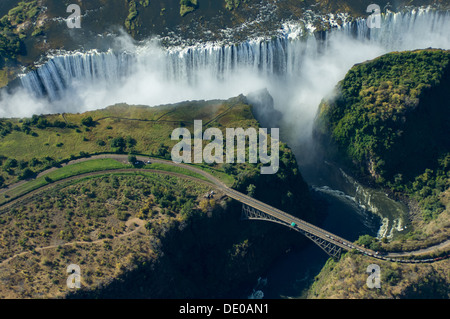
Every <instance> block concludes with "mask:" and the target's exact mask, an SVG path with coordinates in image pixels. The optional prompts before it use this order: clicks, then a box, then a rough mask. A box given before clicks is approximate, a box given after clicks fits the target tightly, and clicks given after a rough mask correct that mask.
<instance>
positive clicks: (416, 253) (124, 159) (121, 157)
mask: <svg viewBox="0 0 450 319" xmlns="http://www.w3.org/2000/svg"><path fill="white" fill-rule="evenodd" d="M103 158H110V159H115V160H117V161H120V162H125V163H127V162H128V155H123V154H102V155H94V156H91V157H88V158H82V159H77V160H74V161H70V162H68V163H67V164H65V165H72V164H75V163H80V162H84V161H89V160H93V159H103ZM136 159H137V160H139V161H142V162H146V161H147V160H149V159H150V161H151V163H161V164H167V165H172V166H176V167H180V168H184V169H188V170H190V171H192V172H195V173H197V174H199V175H201V176H204V177H205V178H207V179H208V180H209V181H211V183H213V184H214V185H215V186H217V187H218V188H219V189H222V190H225V191H226V190H227V189H228V190H229V189H230V188H229V187H228V186H226V185H225V183H223V182H222V181H221V180H219V179H218V178H216V177H214V176H213V175H211V174H209V173H207V172H205V171H203V170H202V169H200V168H197V167H194V166H191V165H187V164H178V163H174V162H172V161H169V160H163V159H158V158H151V157H145V156H137V157H136ZM65 165H64V166H65ZM55 169H57V168H51V169H48V170H46V171H43V172H42V173H40V174H39V175H38V176H44V175H46V174H48V173H49V172H51V171H53V170H55ZM133 171H136V172H142V171H145V172H154V173H161V174H167V175H173V176H177V177H180V178H187V179H193V180H196V181H198V182H201V183H207V184H210V183H208V182H206V181H204V180H201V179H198V178H195V177H191V176H187V175H184V174H181V173H174V172H167V171H161V170H150V169H137V168H135V169H117V170H107V171H98V172H92V173H86V174H81V175H77V176H73V177H69V178H66V179H62V180H59V181H57V182H54V183H51V184H48V185H46V186H43V187H41V188H39V189H36V190H34V191H32V192H30V193H28V194H26V195H23V196H20V197H18V198H16V199H14V200H12V201H11V202H9V203H7V204H5V205H2V206H0V209H3V208H5V207H8V206H10V205H13V204H14V203H16V202H18V201H20V200H23V199H24V198H27V197H30V196H33V195H35V194H36V193H38V192H41V191H42V190H45V189H48V188H50V187H54V186H55V185H58V184H61V183H64V182H67V181H70V180H76V179H80V178H84V177H88V176H95V175H102V174H108V173H122V172H133ZM23 182H26V181H22V182H19V183H16V184H13V185H11V186H10V188H9V189H13V188H15V187H18V186H20V185H22V184H23ZM449 246H450V240H447V241H445V242H442V243H440V244H437V245H434V246H431V247H427V248H424V249H419V250H415V251H408V252H398V253H389V254H387V255H386V257H388V258H391V257H393V258H394V257H406V256H419V255H423V254H427V253H431V252H433V251H436V250H439V249H443V248H444V249H445V248H448V247H449Z"/></svg>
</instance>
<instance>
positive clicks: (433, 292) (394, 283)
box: [307, 252, 450, 299]
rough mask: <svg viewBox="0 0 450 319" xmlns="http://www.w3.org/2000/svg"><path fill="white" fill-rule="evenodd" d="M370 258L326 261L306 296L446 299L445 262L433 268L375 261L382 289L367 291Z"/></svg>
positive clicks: (349, 256) (352, 255)
mask: <svg viewBox="0 0 450 319" xmlns="http://www.w3.org/2000/svg"><path fill="white" fill-rule="evenodd" d="M373 263H374V260H373V259H372V258H370V257H366V256H362V255H360V254H356V253H352V252H349V253H346V254H345V255H344V256H342V258H341V260H339V262H336V261H335V260H332V259H329V260H328V261H327V263H326V264H325V266H324V267H323V269H322V271H321V272H320V274H319V275H317V276H316V277H315V279H314V282H313V284H312V286H311V288H310V290H309V292H308V296H307V298H312V299H316V298H318V299H393V298H396V299H398V298H402V299H417V298H420V299H448V298H449V297H450V295H449V290H448V285H449V277H448V271H449V266H450V263H449V261H448V260H446V261H440V262H438V263H433V264H401V263H393V262H389V261H381V260H377V261H376V264H378V265H379V266H380V271H381V277H380V281H381V288H373V289H371V288H369V287H368V286H367V283H366V281H367V278H368V276H369V273H367V272H366V270H367V267H368V266H369V265H370V264H373Z"/></svg>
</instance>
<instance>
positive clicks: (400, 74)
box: [316, 50, 450, 220]
mask: <svg viewBox="0 0 450 319" xmlns="http://www.w3.org/2000/svg"><path fill="white" fill-rule="evenodd" d="M449 62H450V52H448V51H441V50H419V51H413V52H401V53H398V52H397V53H391V54H387V55H384V56H381V57H379V58H377V59H374V60H372V61H369V62H366V63H362V64H359V65H356V66H354V67H353V68H352V69H351V70H350V71H349V72H348V73H347V75H346V76H345V78H344V80H342V81H341V82H340V83H339V84H338V86H337V89H336V96H335V97H333V98H330V99H327V100H324V101H323V102H322V104H321V107H320V114H319V116H318V119H317V122H316V136H317V137H318V138H319V139H320V140H321V141H322V143H324V145H326V147H328V148H329V151H328V152H329V153H331V149H335V151H334V154H333V156H334V157H335V158H339V160H340V161H345V162H346V163H347V164H348V166H350V167H353V168H355V169H357V170H358V172H359V173H361V174H363V175H366V176H371V178H372V179H373V180H375V181H376V182H377V183H378V184H379V185H381V186H384V187H388V188H390V189H391V190H393V191H394V192H402V193H406V194H408V195H410V196H412V197H413V198H415V199H416V200H417V201H418V202H419V203H420V206H421V209H422V211H423V217H424V218H425V219H426V220H430V219H433V218H436V217H437V216H438V215H439V214H440V213H441V212H442V211H443V210H444V206H443V204H442V203H441V202H440V200H439V195H440V194H441V192H443V191H444V190H446V189H448V188H449V186H450V126H449V125H448V118H449V116H450V108H449V107H448V98H449V95H448V89H447V87H448V86H449V85H450V63H449Z"/></svg>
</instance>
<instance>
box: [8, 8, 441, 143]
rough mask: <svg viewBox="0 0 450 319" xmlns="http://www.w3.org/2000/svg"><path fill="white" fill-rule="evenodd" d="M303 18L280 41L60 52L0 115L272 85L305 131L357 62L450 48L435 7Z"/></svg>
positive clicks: (298, 131)
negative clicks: (314, 27) (323, 28)
mask: <svg viewBox="0 0 450 319" xmlns="http://www.w3.org/2000/svg"><path fill="white" fill-rule="evenodd" d="M300 25H301V24H298V23H297V24H296V23H295V22H291V23H286V24H285V27H284V28H283V30H282V31H281V32H280V35H279V37H276V38H275V39H262V38H258V39H251V40H248V41H246V42H244V43H240V44H236V45H217V44H211V43H207V44H198V45H195V46H191V47H187V48H171V49H163V48H161V47H159V46H158V45H157V44H155V43H154V42H152V41H150V42H149V43H147V44H146V45H143V46H132V45H130V44H127V45H126V49H127V52H126V53H125V52H120V53H117V52H113V51H109V52H106V53H99V52H96V51H91V52H86V53H74V54H68V53H64V54H60V55H54V56H53V57H51V58H50V60H49V61H48V62H47V63H46V64H44V65H42V66H41V67H40V68H38V70H37V71H33V72H30V73H28V74H26V75H25V76H24V77H23V78H22V84H23V89H21V90H19V92H17V93H16V94H14V95H6V94H3V97H2V100H1V101H0V103H1V104H0V105H1V106H0V116H1V117H23V116H31V115H32V114H39V113H55V112H83V111H86V110H92V109H98V108H103V107H106V106H108V105H111V104H115V103H122V102H126V103H129V104H143V105H158V104H165V103H174V102H179V101H182V100H199V99H216V98H229V97H232V96H236V95H239V94H241V93H242V94H247V93H249V92H252V91H256V90H259V89H261V88H268V89H269V92H270V93H271V94H272V95H273V97H274V99H275V103H276V106H275V107H276V108H277V109H279V110H281V111H282V112H283V113H285V114H286V115H288V116H286V118H287V119H289V122H290V123H288V124H291V125H292V128H293V129H292V130H291V131H292V133H293V134H294V135H295V136H300V137H303V138H305V139H307V138H309V136H310V132H311V128H312V119H313V117H314V115H315V113H316V110H317V106H318V104H319V102H320V100H321V99H322V98H323V97H324V96H325V95H327V94H329V93H330V92H331V91H332V89H333V88H334V86H335V85H336V83H337V82H338V81H339V80H341V79H342V78H343V77H344V75H345V73H346V72H347V71H348V69H349V68H350V67H351V66H352V65H353V64H355V63H359V62H363V61H365V60H368V59H372V58H375V57H377V56H379V55H381V54H383V53H386V52H389V51H393V50H406V49H419V48H427V47H436V48H445V49H450V35H449V34H450V33H449V32H448V30H450V15H449V14H448V13H439V12H437V11H434V10H431V9H420V10H413V11H411V12H407V13H397V14H393V13H389V14H387V15H386V16H383V20H382V23H381V29H370V30H369V29H368V28H367V26H366V23H365V20H363V19H361V20H359V21H357V22H356V23H354V24H353V25H352V24H350V23H345V24H344V25H343V26H342V27H340V28H338V29H334V30H332V31H329V32H327V33H326V39H325V40H317V39H316V37H315V36H314V35H311V34H305V33H304V32H305V31H304V30H305V29H302V28H300ZM302 30H303V31H302ZM122 40H123V39H122ZM125 40H127V39H125Z"/></svg>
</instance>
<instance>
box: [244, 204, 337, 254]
mask: <svg viewBox="0 0 450 319" xmlns="http://www.w3.org/2000/svg"><path fill="white" fill-rule="evenodd" d="M241 219H242V220H264V221H269V222H273V223H277V224H281V225H283V226H287V227H289V228H290V229H293V230H296V231H298V232H299V233H302V234H303V235H305V236H306V237H307V238H309V239H310V240H312V241H313V242H314V243H315V244H316V245H317V246H319V247H320V248H321V249H322V250H323V251H325V252H326V253H327V254H328V255H329V256H330V257H332V258H334V259H339V258H340V256H341V253H342V248H341V247H339V246H337V245H335V244H334V243H332V242H330V241H327V240H326V239H324V238H321V237H319V236H316V235H314V234H312V233H310V232H308V231H306V230H305V229H302V228H301V227H298V225H296V226H294V227H293V226H291V224H289V223H287V222H286V221H283V220H281V219H278V218H276V217H274V216H272V215H269V214H267V213H264V212H262V211H260V210H258V209H256V208H254V207H251V206H248V205H246V204H242V214H241Z"/></svg>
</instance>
